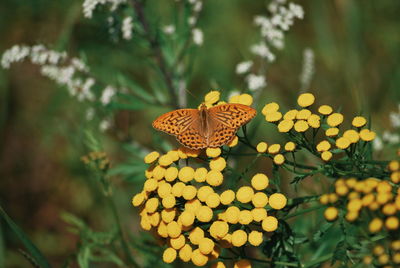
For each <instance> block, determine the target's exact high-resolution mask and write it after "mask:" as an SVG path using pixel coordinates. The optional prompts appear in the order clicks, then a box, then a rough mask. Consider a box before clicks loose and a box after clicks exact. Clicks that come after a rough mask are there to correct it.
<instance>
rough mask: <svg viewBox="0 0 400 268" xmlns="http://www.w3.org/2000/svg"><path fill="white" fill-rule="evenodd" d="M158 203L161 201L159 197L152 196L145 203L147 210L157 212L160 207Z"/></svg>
mask: <svg viewBox="0 0 400 268" xmlns="http://www.w3.org/2000/svg"><path fill="white" fill-rule="evenodd" d="M158 204H159V201H158V198H157V197H153V198H150V199H149V200H147V201H146V205H145V208H146V211H147V212H148V213H153V212H155V211H156V210H157V208H158Z"/></svg>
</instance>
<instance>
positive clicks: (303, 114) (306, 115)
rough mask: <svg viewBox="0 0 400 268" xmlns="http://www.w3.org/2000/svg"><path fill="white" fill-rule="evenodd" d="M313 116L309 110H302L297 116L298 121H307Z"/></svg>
mask: <svg viewBox="0 0 400 268" xmlns="http://www.w3.org/2000/svg"><path fill="white" fill-rule="evenodd" d="M310 116H311V111H310V110H308V109H302V110H300V111H299V112H298V113H297V114H296V119H299V120H307V119H308V118H309V117H310Z"/></svg>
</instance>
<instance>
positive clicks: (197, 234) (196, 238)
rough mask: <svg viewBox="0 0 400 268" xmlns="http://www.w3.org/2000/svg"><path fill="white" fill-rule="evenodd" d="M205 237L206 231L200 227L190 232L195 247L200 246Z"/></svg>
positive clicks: (190, 239)
mask: <svg viewBox="0 0 400 268" xmlns="http://www.w3.org/2000/svg"><path fill="white" fill-rule="evenodd" d="M203 237H204V231H203V229H201V228H200V227H196V228H194V229H193V230H191V231H190V232H189V241H190V243H192V244H193V245H198V244H199V243H200V240H201V239H202V238H203Z"/></svg>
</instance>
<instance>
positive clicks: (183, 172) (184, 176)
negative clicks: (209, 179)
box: [178, 167, 194, 182]
mask: <svg viewBox="0 0 400 268" xmlns="http://www.w3.org/2000/svg"><path fill="white" fill-rule="evenodd" d="M193 177H194V169H193V168H192V167H183V168H181V169H180V170H179V173H178V178H179V180H181V181H183V182H189V181H191V180H192V179H193Z"/></svg>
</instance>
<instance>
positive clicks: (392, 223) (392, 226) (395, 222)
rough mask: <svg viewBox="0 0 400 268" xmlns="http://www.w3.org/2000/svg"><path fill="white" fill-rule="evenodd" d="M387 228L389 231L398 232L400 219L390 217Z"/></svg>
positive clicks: (386, 224) (387, 220)
mask: <svg viewBox="0 0 400 268" xmlns="http://www.w3.org/2000/svg"><path fill="white" fill-rule="evenodd" d="M385 226H386V228H387V229H388V230H397V229H398V228H399V219H398V218H397V217H396V216H390V217H388V218H387V219H386V222H385Z"/></svg>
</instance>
